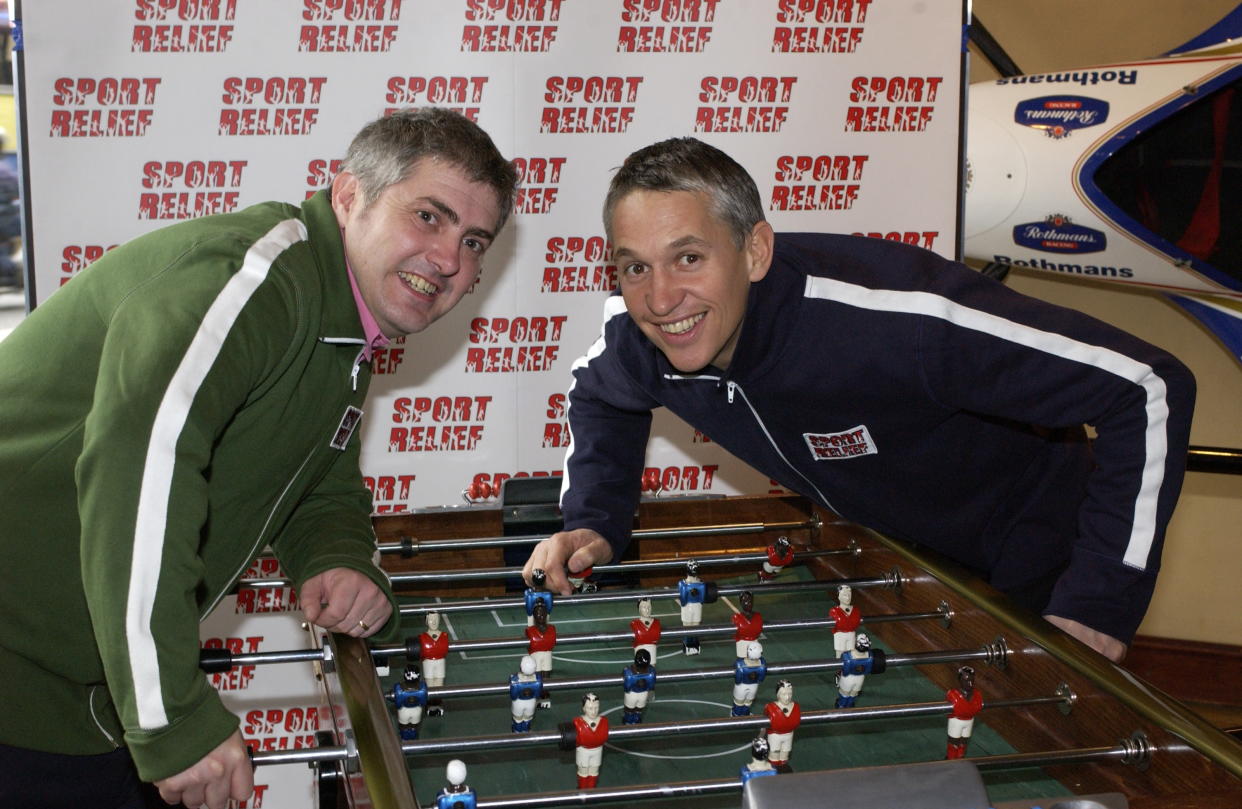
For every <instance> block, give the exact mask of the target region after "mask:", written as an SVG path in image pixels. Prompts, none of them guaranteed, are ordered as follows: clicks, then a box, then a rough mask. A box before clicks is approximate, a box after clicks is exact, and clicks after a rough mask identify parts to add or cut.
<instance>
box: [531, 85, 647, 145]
mask: <svg viewBox="0 0 1242 809" xmlns="http://www.w3.org/2000/svg"><path fill="white" fill-rule="evenodd" d="M642 83H643V77H642V76H549V77H548V80H547V82H546V83H545V88H546V91H545V92H544V94H543V100H544V102H545V103H546V104H547V105H548V106H545V107H544V108H543V112H542V113H541V114H540V117H539V131H540V132H551V133H566V134H575V135H585V134H604V133H621V132H627V131H628V130H629V128H630V124H631V123H632V122H633V120H634V105H635V103H636V102H637V101H638V87H639V85H641V84H642Z"/></svg>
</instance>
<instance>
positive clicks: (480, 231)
mask: <svg viewBox="0 0 1242 809" xmlns="http://www.w3.org/2000/svg"><path fill="white" fill-rule="evenodd" d="M419 201H421V202H426V203H427V204H428V205H430V206H431V207H433V208H435V209H436V210H437V211H439V212H440V213H441V215H443V216H444V218H445V219H447V220H448V221H450V222H452V223H453V224H454V225H458V224H461V217H460V216H458V215H457V211H454V210H453V209H452V208H450V207H449V206H448V205H446V204H444V203H443V202H442V201H440V200H438V199H436V198H435V197H422V198H420V200H419ZM466 235H467V236H481V237H483V238H484V239H487V240H488V241H495V240H496V234H495V233H492V232H491V231H490V230H487V229H486V228H479V227H472V228H468V229H467V230H466Z"/></svg>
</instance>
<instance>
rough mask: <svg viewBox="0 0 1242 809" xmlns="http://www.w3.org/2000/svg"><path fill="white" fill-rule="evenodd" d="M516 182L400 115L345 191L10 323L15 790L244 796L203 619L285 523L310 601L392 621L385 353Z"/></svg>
mask: <svg viewBox="0 0 1242 809" xmlns="http://www.w3.org/2000/svg"><path fill="white" fill-rule="evenodd" d="M515 186H516V176H515V172H514V169H513V167H512V166H511V164H509V163H508V162H507V161H506V160H505V159H504V158H503V157H501V155H500V153H499V152H498V151H497V149H496V147H495V145H494V144H493V143H492V141H491V139H490V138H489V137H488V136H487V134H486V133H484V132H483V131H482V130H481V129H479V127H478V126H476V125H475V124H473V123H472V122H470V121H469V120H467V119H466V118H464V117H462V116H460V115H457V114H456V113H451V112H448V111H446V110H438V109H420V110H409V111H404V112H401V113H398V114H396V115H393V116H391V117H388V118H382V119H380V120H377V121H374V122H372V123H371V124H369V125H368V126H367V127H365V128H364V129H363V130H362V131H361V132H360V133H359V134H358V136H357V137H356V138H355V139H354V142H353V143H352V144H351V146H350V148H349V152H348V154H347V156H346V158H345V161H344V164H343V168H342V170H341V172H340V173H339V175H338V176H337V177H336V178H335V180H334V181H333V184H332V189H331V192H330V193H329V192H327V191H323V192H320V193H319V194H317V195H315V196H314V197H312V198H311V199H309V200H307V201H306V203H305V204H304V205H303V206H302V207H301V208H300V209H299V208H297V207H295V206H292V205H286V204H282V203H265V204H261V205H256V206H253V207H251V208H248V209H246V210H244V211H240V212H237V213H232V214H224V215H220V216H212V217H206V218H203V219H199V220H193V221H189V222H184V223H181V224H177V225H174V226H172V227H168V228H165V229H163V230H159V231H156V232H154V233H151V234H148V235H146V236H143V237H141V238H138V239H135V240H134V241H132V242H130V243H128V244H125V245H122V246H121V247H118V248H116V249H115V250H113V251H111V252H109V253H108V254H107V255H105V256H104V257H103V258H101V259H99V261H97V262H96V263H95V264H93V265H92V266H91V267H90V268H89V270H87V271H85V272H83V273H82V274H81V275H80V276H79V277H76V278H74V279H73V280H72V281H70V282H69V283H68V284H67V285H66V286H65V287H64V288H63V289H61V290H58V291H57V292H56V294H55V295H53V296H52V297H51V298H50V299H49V300H48V301H47V302H46V303H45V304H43V305H42V306H40V307H39V308H38V309H37V310H36V311H35V312H33V313H32V314H31V315H30V317H28V318H27V319H26V320H25V321H24V322H23V323H22V324H21V325H19V326H18V328H17V329H16V330H15V331H14V332H13V333H12V334H11V335H10V336H9V337H8V338H7V339H6V340H5V341H4V342H3V343H2V344H0V423H2V424H3V425H4V427H3V431H2V432H0V526H2V528H0V616H3V618H2V620H0V699H2V700H3V703H4V708H3V709H2V710H0V805H4V806H22V807H24V809H30V807H37V806H75V807H76V806H87V805H89V806H100V807H102V806H108V807H112V806H117V807H129V806H142V805H143V804H142V797H141V794H140V793H141V791H142V790H141V788H140V785H139V783H138V780H139V779H141V780H142V781H148V782H153V783H154V784H155V785H156V786H157V787H158V788H159V792H160V795H161V797H163V798H164V799H165V800H166V801H168V802H170V803H177V802H179V801H183V802H184V803H185V804H186V805H188V806H192V807H197V806H200V805H203V804H206V805H207V806H210V807H213V809H214V808H215V807H223V806H224V805H225V803H226V802H227V800H228V799H230V798H232V799H235V800H244V799H246V798H247V797H249V795H250V792H251V789H252V775H251V770H250V766H249V763H248V761H247V757H246V754H245V747H244V745H243V742H242V739H241V735H240V733H239V732H238V730H237V725H238V721H237V719H236V717H234V716H233V715H232V714H231V713H230V712H229V711H227V710H226V709H225V708H224V706H223V705H222V704H221V702H220V699H219V697H218V696H217V694H216V692H215V690H214V689H213V688H212V687H211V685H210V684H209V683H208V681H207V679H206V677H205V676H204V675H203V673H202V672H201V671H200V670H199V669H198V666H197V662H198V651H199V638H198V622H199V620H200V619H201V618H202V617H203V616H205V615H206V614H207V613H208V612H210V611H211V609H212V608H213V607H214V606H215V605H216V603H217V602H218V601H219V600H220V598H221V597H223V596H224V594H225V593H227V592H228V591H229V589H230V588H231V587H232V586H233V584H234V582H235V581H236V579H237V578H238V576H239V575H240V574H241V572H242V571H244V570H245V569H246V567H247V565H248V564H249V563H250V561H251V560H252V559H253V557H254V556H255V554H256V553H258V552H259V551H260V550H261V549H263V548H264V547H265V546H267V545H269V544H270V545H271V547H272V548H273V549H274V550H275V552H276V554H277V556H278V557H279V558H280V561H281V564H282V565H283V566H284V568H285V569H286V571H287V572H288V573H289V575H290V576H292V577H293V579H294V580H295V581H296V582H297V584H298V589H299V593H300V600H301V603H302V606H303V610H304V612H305V614H306V618H307V619H308V620H310V621H311V622H313V623H315V624H317V625H319V626H322V627H324V628H326V629H330V630H332V631H336V632H343V633H348V634H350V635H354V636H360V637H365V636H370V635H373V634H376V633H379V635H378V637H379V638H388V637H394V636H395V634H396V632H397V629H398V628H397V623H398V622H397V621H396V620H392V621H389V618H390V617H391V616H392V615H393V614H394V611H393V601H392V594H391V591H390V589H389V586H388V581H387V578H386V577H385V576H384V574H383V573H382V572H381V571H380V570H379V569H378V568H377V567H376V566H375V564H374V562H373V554H374V551H375V540H374V535H373V534H372V532H371V525H370V510H371V500H370V495H369V493H368V492H367V489H366V488H365V487H364V486H363V483H362V476H361V474H360V471H359V467H358V443H359V441H358V438H357V437H356V436H355V432H356V428H357V424H358V420H359V418H360V417H361V414H362V410H361V408H362V406H363V400H364V398H365V396H366V390H367V384H368V382H369V379H370V362H369V360H370V357H371V352H372V351H373V350H374V349H375V348H378V347H380V346H383V345H385V344H386V343H387V342H388V340H390V339H392V338H395V337H398V336H401V335H406V334H411V333H414V332H420V331H422V330H423V329H425V328H426V327H427V326H428V325H430V324H431V323H432V322H433V321H435V320H436V319H437V318H439V317H440V316H442V315H443V314H445V313H446V312H448V311H449V310H450V309H452V308H453V306H455V305H456V304H457V302H458V301H459V300H461V298H462V296H463V295H464V294H465V293H466V291H467V290H468V289H469V288H470V286H471V285H472V284H473V283H474V281H475V279H476V278H477V277H478V274H479V270H480V266H481V262H482V259H483V255H484V253H485V252H486V251H487V248H488V247H489V246H490V245H491V243H492V241H493V240H494V239H495V237H496V235H497V233H498V232H499V231H500V229H501V228H502V227H503V225H504V223H505V220H506V218H507V215H508V213H509V211H510V209H511V208H512V205H513V195H514V188H515ZM131 758H132V763H131ZM135 765H136V775H135Z"/></svg>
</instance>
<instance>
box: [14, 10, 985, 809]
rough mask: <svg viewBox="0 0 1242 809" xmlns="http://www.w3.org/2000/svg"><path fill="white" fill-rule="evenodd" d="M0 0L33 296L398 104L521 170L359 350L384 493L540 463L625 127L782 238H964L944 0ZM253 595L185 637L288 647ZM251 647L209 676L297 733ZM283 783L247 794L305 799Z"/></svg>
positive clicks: (669, 480) (304, 174) (414, 503)
mask: <svg viewBox="0 0 1242 809" xmlns="http://www.w3.org/2000/svg"><path fill="white" fill-rule="evenodd" d="M22 16H23V28H24V34H25V69H24V75H23V76H22V77H21V80H20V81H21V85H20V92H21V97H22V103H23V104H24V107H25V114H26V121H27V129H26V131H24V132H23V133H22V134H23V137H24V139H25V143H26V145H27V147H28V151H29V155H30V160H29V164H28V166H27V171H28V177H29V182H30V194H29V204H30V205H31V206H32V220H33V227H32V230H31V233H30V234H29V237H30V238H29V240H28V243H27V255H28V258H29V260H30V261H32V262H33V266H34V268H35V289H34V300H36V301H37V302H41V301H43V300H46V299H47V297H48V296H49V295H51V294H53V293H54V292H55V290H56V289H57V288H59V286H60V285H61V284H63V283H64V282H65V281H67V280H69V279H70V278H71V277H72V276H73V275H74V274H76V273H78V272H81V271H83V270H84V269H85V268H86V267H88V266H89V264H90V262H91V261H93V260H94V259H95V258H98V256H99V255H102V253H103V252H104V251H105V250H106V249H108V248H109V247H110V246H113V245H116V244H118V243H120V242H123V241H125V240H127V239H129V238H132V237H133V236H135V235H138V234H140V233H143V232H146V231H149V230H152V229H154V228H157V227H160V226H162V225H166V224H169V223H170V222H172V221H174V220H176V219H182V218H187V217H191V216H196V215H201V214H205V213H214V212H221V211H229V210H237V209H240V208H242V207H245V206H246V205H249V204H253V203H256V202H260V201H264V200H267V199H286V200H298V199H302V198H304V197H305V196H308V195H309V194H311V193H313V192H314V191H316V190H318V189H320V188H323V187H325V186H326V185H327V184H328V182H329V180H330V178H331V175H332V172H333V170H334V169H335V167H336V165H337V163H336V161H337V160H339V158H340V156H341V155H342V154H343V153H344V150H345V147H346V146H347V144H348V142H349V139H350V138H351V136H352V134H353V133H354V132H355V131H356V130H357V129H358V128H359V127H360V126H361V125H362V124H364V123H365V122H366V121H367V120H370V119H371V118H374V117H375V116H377V115H380V114H383V113H384V112H385V111H387V110H390V109H392V108H395V107H401V106H410V105H415V106H418V105H426V104H436V105H440V106H447V107H452V108H454V109H458V110H460V111H461V112H463V113H465V114H466V115H468V116H469V117H471V118H473V119H474V120H476V121H478V122H479V123H480V124H481V125H482V126H483V127H484V128H485V129H486V130H487V131H488V132H489V133H490V134H491V135H492V137H493V138H494V139H495V140H496V142H497V145H498V146H499V147H500V149H501V151H502V152H503V153H504V154H505V155H506V156H508V157H511V158H514V159H516V160H517V161H518V164H519V166H520V167H521V169H522V171H523V175H524V183H523V189H522V195H521V198H520V199H519V201H518V204H517V207H516V210H515V215H514V217H513V220H512V224H511V225H510V226H509V227H508V228H507V229H506V231H505V232H504V234H503V235H502V237H501V238H500V240H499V241H498V243H497V244H496V245H495V246H494V247H493V249H492V251H491V253H490V254H489V257H488V260H487V263H486V268H485V270H484V273H483V275H482V277H481V279H480V280H479V282H478V283H477V284H476V286H475V288H474V290H473V291H472V292H471V294H469V295H468V296H466V298H465V299H463V301H462V303H461V304H460V305H459V306H458V308H457V309H456V310H455V311H453V312H452V313H451V314H450V315H448V316H446V317H445V318H444V319H443V320H442V321H441V322H440V323H438V324H436V325H435V326H434V327H432V329H431V330H430V331H429V332H427V333H424V334H421V335H417V336H416V337H414V338H411V339H410V340H408V341H406V342H404V343H403V344H400V345H396V346H394V347H392V348H389V349H387V350H386V351H383V352H380V355H379V356H378V357H377V358H376V360H375V367H374V370H375V372H376V375H375V376H374V378H373V380H372V384H371V395H370V400H369V406H368V410H367V415H366V417H365V419H364V430H363V441H364V444H363V457H362V466H363V474H364V475H365V476H366V478H367V482H368V485H369V486H370V487H371V488H372V491H373V492H374V493H375V509H376V511H377V512H379V513H389V512H399V511H406V510H411V509H414V508H419V507H424V506H439V505H445V504H452V503H461V501H462V491H463V490H464V489H466V488H467V487H468V486H470V485H471V484H472V483H487V484H488V485H489V486H492V487H496V488H498V486H499V484H500V483H501V482H502V481H503V480H504V479H506V478H508V477H511V476H522V475H547V474H559V469H560V464H561V458H562V455H563V452H564V446H565V442H566V439H567V434H566V432H565V427H564V423H563V416H564V398H563V394H564V391H565V389H566V388H567V386H568V372H569V367H570V365H571V364H572V362H573V360H574V359H575V358H576V357H577V356H578V355H579V354H580V353H582V352H583V351H585V349H586V348H587V346H589V345H590V343H591V342H592V341H593V339H594V338H595V336H596V335H597V334H598V331H599V325H600V310H601V303H602V300H603V298H604V297H605V296H606V295H607V294H608V292H609V291H610V290H611V289H612V288H613V287H614V286H615V280H616V279H615V267H613V266H612V265H611V264H610V255H609V246H608V245H607V244H606V243H605V241H604V238H603V228H602V226H601V224H600V221H599V208H600V203H601V201H602V197H603V193H604V190H605V188H606V186H607V182H608V180H609V178H610V176H611V172H612V170H613V169H614V168H615V167H616V166H618V165H620V163H621V161H622V160H623V159H624V157H625V156H626V155H627V154H628V153H629V152H631V151H633V150H634V149H636V148H639V147H641V146H643V145H646V144H648V143H651V142H653V141H656V140H659V139H662V138H665V137H672V136H677V135H687V134H692V135H696V136H698V137H701V138H703V139H704V140H707V141H709V142H711V143H712V144H714V145H716V146H719V147H720V148H722V149H724V150H725V151H727V152H729V153H730V154H732V155H733V156H734V157H736V158H737V159H738V160H739V161H740V162H741V163H742V164H743V165H745V166H746V167H747V168H748V169H749V170H750V171H751V173H752V174H753V175H754V177H755V179H756V181H757V182H758V184H759V189H760V193H761V195H762V196H763V197H764V198H765V199H766V200H767V205H768V209H769V218H770V220H771V221H772V223H773V225H774V226H775V227H776V229H777V230H778V231H780V230H809V231H834V232H850V233H862V234H867V235H873V236H876V237H879V238H895V239H903V240H907V241H911V242H914V243H917V244H920V245H923V246H925V247H929V248H931V249H933V250H935V251H936V252H939V253H941V254H942V255H946V256H950V257H952V256H955V255H956V254H957V251H958V250H957V242H958V238H957V233H958V188H959V174H960V159H959V153H960V149H959V139H960V132H961V117H962V116H961V108H960V104H961V98H962V88H963V87H964V83H965V77H964V75H963V48H964V27H963V26H964V22H965V21H966V20H967V19H968V18H969V8H968V3H966V2H965V0H435V2H432V0H419V1H416V0H112V1H111V2H99V0H38V2H26V3H24V4H23V9H22ZM648 466H649V468H650V469H652V470H654V471H655V473H656V474H657V475H658V476H659V478H660V479H661V481H662V483H663V485H664V487H665V489H666V490H668V491H670V492H673V493H691V492H713V493H723V494H730V493H739V492H755V491H767V490H769V489H770V488H772V486H773V484H772V483H771V482H770V481H768V480H766V479H764V478H762V477H760V476H759V475H757V474H756V473H754V472H753V471H751V470H749V469H748V468H746V467H745V466H743V465H742V464H740V463H738V462H737V461H736V460H734V459H732V458H731V457H730V456H728V455H727V454H725V453H724V452H723V451H722V450H720V449H719V448H718V447H717V446H716V445H714V444H712V443H711V442H710V440H708V439H707V438H705V437H704V436H701V435H696V433H695V432H694V430H692V429H691V428H689V427H687V426H686V425H685V424H683V423H681V422H679V421H677V420H676V419H674V418H672V417H671V416H668V415H667V414H662V415H658V416H657V419H656V423H655V430H654V434H653V440H652V442H651V444H650V447H649V450H648ZM284 601H287V599H285V600H284ZM282 603H283V602H282ZM248 608H249V605H248V604H243V605H242V607H241V608H238V607H237V606H236V605H235V602H233V601H232V600H230V601H229V602H227V603H226V604H225V605H224V607H223V611H217V614H216V615H215V616H213V617H212V620H211V622H209V624H206V625H205V627H204V641H205V642H211V643H215V642H217V641H219V642H221V643H228V642H232V643H235V644H236V643H242V644H243V645H257V646H261V647H263V648H262V650H267V649H274V648H280V646H281V644H284V645H294V644H298V645H300V644H301V642H302V636H301V634H300V633H299V632H298V630H297V627H296V622H295V621H292V620H290V619H289V618H285V619H284V620H283V621H282V622H281V625H282V626H284V627H285V629H284V630H281V631H275V630H273V629H272V628H271V627H272V625H271V623H270V622H269V619H270V617H271V616H269V615H259V616H256V615H253V614H249V613H247V612H246V609H248ZM238 613H240V615H241V616H243V617H244V616H247V615H249V619H248V620H245V621H239V620H237V614H238ZM252 622H261V623H259V624H256V623H252ZM256 627H258V628H256ZM228 638H233V639H235V640H233V641H228V640H226V639H228ZM254 638H261V640H259V641H254V642H253V643H252V642H251V641H250V640H248V639H254ZM213 639H214V640H213ZM275 668H276V669H278V670H279V671H273V672H272V673H271V674H270V675H269V674H266V673H265V672H264V671H263V670H259V671H256V672H254V673H253V676H252V677H248V678H247V677H242V678H241V679H235V680H231V681H226V682H224V685H226V686H227V689H226V690H225V692H224V693H225V694H226V697H227V698H229V699H230V700H232V701H233V704H235V705H236V706H237V710H238V712H239V714H241V715H242V717H243V730H244V732H246V733H247V737H248V738H249V739H251V740H252V743H255V744H256V746H264V745H279V744H285V745H292V744H295V743H297V741H298V739H299V737H301V736H303V735H305V733H304V732H303V731H302V729H301V726H300V725H298V722H294V721H292V720H290V721H289V722H288V723H286V722H285V719H286V717H287V715H285V714H282V715H281V716H280V717H276V716H275V715H273V716H272V718H273V719H276V718H279V719H280V721H279V722H253V721H249V719H248V716H247V715H248V713H249V712H250V711H253V710H257V709H256V708H254V704H256V703H257V702H260V701H265V700H266V701H268V702H267V707H265V708H264V710H265V711H266V710H267V709H268V707H271V708H277V707H279V708H280V709H282V710H283V709H286V708H293V707H296V706H298V705H299V704H302V703H303V701H306V700H311V699H312V698H311V697H305V696H300V695H296V694H295V693H294V692H293V691H291V690H290V689H289V688H288V685H289V681H290V674H291V671H290V667H288V666H279V667H275ZM273 700H274V701H275V703H274V704H273V702H272V701H273ZM265 716H266V714H265ZM250 718H253V717H252V716H251V717H250ZM286 724H288V725H289V727H291V728H292V727H293V726H294V725H298V727H297V729H292V730H288V731H287V732H285V731H281V732H280V733H278V732H277V731H278V730H279V729H280V728H284V727H285V725H286ZM282 733H283V735H281V734H282ZM277 736H279V737H280V738H282V739H283V740H284V741H283V742H282V741H280V740H279V739H277ZM269 737H271V739H276V740H274V741H273V740H269ZM280 769H288V768H280ZM294 769H296V768H294ZM260 777H261V779H265V778H267V777H268V773H267V772H264V771H260ZM300 788H301V787H299V789H300ZM280 794H281V793H280V790H279V789H277V788H276V787H275V786H273V787H272V788H271V789H268V790H267V791H266V793H265V795H264V796H263V798H264V802H265V805H268V806H279V805H304V804H305V803H306V801H305V799H304V797H302V796H299V797H296V798H293V799H290V800H292V801H293V802H292V803H289V804H281V803H280V801H281V800H282V799H281V798H280ZM259 801H260V796H257V795H256V798H255V802H253V803H251V804H250V805H260V803H259Z"/></svg>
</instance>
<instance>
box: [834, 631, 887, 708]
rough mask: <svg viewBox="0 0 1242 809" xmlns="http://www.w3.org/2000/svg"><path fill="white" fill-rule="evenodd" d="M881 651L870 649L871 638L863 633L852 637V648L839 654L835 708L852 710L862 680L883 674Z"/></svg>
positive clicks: (883, 666) (883, 661)
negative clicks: (839, 670) (839, 663)
mask: <svg viewBox="0 0 1242 809" xmlns="http://www.w3.org/2000/svg"><path fill="white" fill-rule="evenodd" d="M884 668H885V657H884V650H883V649H875V650H873V649H872V648H871V638H869V637H867V635H866V634H865V633H863V632H859V633H858V634H857V635H856V636H855V637H854V648H853V649H851V650H850V651H848V652H843V653H842V654H841V673H840V674H838V675H837V692H838V696H837V701H836V703H835V706H836V707H837V708H853V707H854V700H855V699H856V698H857V697H858V692H860V691H862V687H863V680H864V679H865V678H866V676H867V675H868V674H883V673H884Z"/></svg>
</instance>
